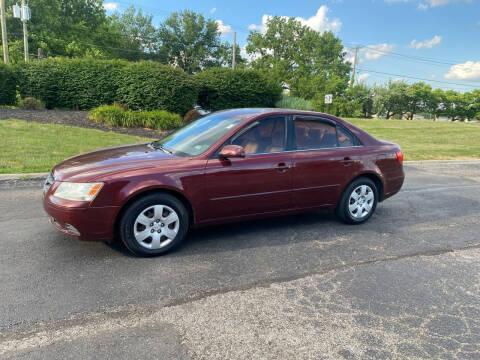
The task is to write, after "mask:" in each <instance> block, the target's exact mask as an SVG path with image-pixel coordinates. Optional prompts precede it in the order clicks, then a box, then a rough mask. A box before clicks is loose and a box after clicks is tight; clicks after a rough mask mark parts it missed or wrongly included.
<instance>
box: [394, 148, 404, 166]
mask: <svg viewBox="0 0 480 360" xmlns="http://www.w3.org/2000/svg"><path fill="white" fill-rule="evenodd" d="M395 154H396V155H397V160H398V162H399V163H400V164H401V163H403V152H401V151H397V152H396V153H395Z"/></svg>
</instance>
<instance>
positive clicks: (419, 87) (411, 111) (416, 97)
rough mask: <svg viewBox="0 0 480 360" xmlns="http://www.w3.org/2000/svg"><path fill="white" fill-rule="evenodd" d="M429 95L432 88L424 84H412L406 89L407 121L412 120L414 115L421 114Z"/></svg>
mask: <svg viewBox="0 0 480 360" xmlns="http://www.w3.org/2000/svg"><path fill="white" fill-rule="evenodd" d="M431 93H432V87H431V86H430V85H427V84H425V83H424V82H417V83H413V84H412V85H409V86H408V87H407V89H406V96H407V98H406V104H405V105H406V108H405V110H406V112H407V113H408V119H409V120H413V117H414V115H415V114H417V113H419V112H422V111H424V110H425V109H426V108H427V103H428V101H429V97H430V96H431Z"/></svg>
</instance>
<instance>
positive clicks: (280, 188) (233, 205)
mask: <svg viewBox="0 0 480 360" xmlns="http://www.w3.org/2000/svg"><path fill="white" fill-rule="evenodd" d="M286 127H287V123H286V117H285V116H283V115H282V116H270V117H267V118H263V119H261V120H259V121H256V122H254V123H253V124H249V125H247V126H246V127H245V128H244V129H242V130H240V131H239V132H237V134H236V135H234V136H233V137H232V138H231V139H230V140H229V141H227V143H226V144H234V145H240V146H243V147H244V149H245V153H246V155H245V157H244V158H231V159H222V158H220V157H218V156H214V157H213V158H211V159H209V160H208V162H207V165H206V170H205V176H206V197H207V207H208V209H206V211H205V212H204V214H205V215H206V218H208V219H219V218H231V217H240V216H248V215H252V214H261V213H271V212H277V211H282V210H285V209H289V208H291V207H292V198H291V190H292V154H291V153H290V152H286V151H285V147H286V139H287V136H286ZM226 144H224V145H226ZM219 150H220V149H219Z"/></svg>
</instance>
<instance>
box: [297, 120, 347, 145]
mask: <svg viewBox="0 0 480 360" xmlns="http://www.w3.org/2000/svg"><path fill="white" fill-rule="evenodd" d="M295 141H296V144H297V150H309V149H325V148H332V147H337V146H338V144H337V133H336V129H335V126H333V125H330V124H328V123H326V122H322V121H315V120H300V119H297V120H295Z"/></svg>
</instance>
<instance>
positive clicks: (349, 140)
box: [337, 126, 355, 147]
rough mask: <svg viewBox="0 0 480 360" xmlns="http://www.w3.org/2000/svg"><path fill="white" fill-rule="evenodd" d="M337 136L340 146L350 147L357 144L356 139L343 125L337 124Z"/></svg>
mask: <svg viewBox="0 0 480 360" xmlns="http://www.w3.org/2000/svg"><path fill="white" fill-rule="evenodd" d="M337 137H338V146H341V147H348V146H354V145H355V140H354V139H353V136H352V135H351V134H350V133H349V132H347V131H346V130H345V129H344V128H342V127H341V126H337Z"/></svg>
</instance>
